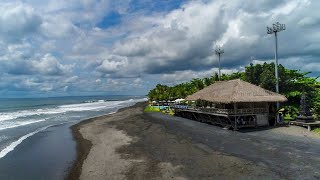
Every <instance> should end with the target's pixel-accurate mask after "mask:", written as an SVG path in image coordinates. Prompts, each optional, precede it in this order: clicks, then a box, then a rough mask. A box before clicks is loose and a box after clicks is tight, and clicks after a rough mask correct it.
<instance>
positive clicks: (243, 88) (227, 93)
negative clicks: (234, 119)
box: [186, 79, 287, 104]
mask: <svg viewBox="0 0 320 180" xmlns="http://www.w3.org/2000/svg"><path fill="white" fill-rule="evenodd" d="M186 100H189V101H195V100H205V101H210V102H215V103H226V104H228V103H236V102H284V101H287V98H286V97H285V96H283V95H281V94H277V93H275V92H272V91H268V90H266V89H263V88H261V87H259V86H256V85H253V84H250V83H248V82H245V81H242V80H240V79H236V80H230V81H220V82H216V83H214V84H212V85H210V86H208V87H206V88H204V89H202V90H200V91H198V92H196V93H194V94H192V95H189V96H188V97H187V98H186Z"/></svg>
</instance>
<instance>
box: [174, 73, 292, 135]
mask: <svg viewBox="0 0 320 180" xmlns="http://www.w3.org/2000/svg"><path fill="white" fill-rule="evenodd" d="M186 100H188V101H190V102H191V101H193V102H195V103H194V105H193V106H186V107H181V106H177V108H175V114H176V115H178V116H182V117H185V118H189V119H194V120H197V121H201V122H210V123H212V124H219V125H221V126H223V127H226V128H233V129H237V128H241V127H257V126H266V125H269V119H271V118H274V117H275V110H274V108H272V107H274V106H271V105H272V104H273V103H276V102H284V101H287V98H286V97H285V96H283V95H281V94H277V93H275V92H271V91H268V90H266V89H263V88H261V87H259V86H256V85H253V84H250V83H248V82H245V81H242V80H240V79H236V80H230V81H220V82H216V83H214V84H212V85H210V86H208V87H206V88H204V89H202V90H200V91H198V92H196V93H194V94H192V95H190V96H187V98H186Z"/></svg>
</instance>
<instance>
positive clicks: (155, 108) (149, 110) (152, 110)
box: [144, 106, 161, 112]
mask: <svg viewBox="0 0 320 180" xmlns="http://www.w3.org/2000/svg"><path fill="white" fill-rule="evenodd" d="M144 112H161V110H160V108H158V107H155V106H147V107H146V108H144Z"/></svg>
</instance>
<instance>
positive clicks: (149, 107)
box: [144, 106, 174, 115]
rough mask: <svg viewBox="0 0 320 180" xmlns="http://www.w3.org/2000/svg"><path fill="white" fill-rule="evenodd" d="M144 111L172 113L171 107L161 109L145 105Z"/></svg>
mask: <svg viewBox="0 0 320 180" xmlns="http://www.w3.org/2000/svg"><path fill="white" fill-rule="evenodd" d="M144 112H162V113H164V114H169V115H174V112H173V111H172V109H171V108H167V109H163V110H161V109H160V108H159V107H157V106H147V107H146V108H144Z"/></svg>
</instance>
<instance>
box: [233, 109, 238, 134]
mask: <svg viewBox="0 0 320 180" xmlns="http://www.w3.org/2000/svg"><path fill="white" fill-rule="evenodd" d="M233 107H234V108H233V109H234V113H235V116H234V130H235V131H237V130H238V128H237V103H233Z"/></svg>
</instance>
